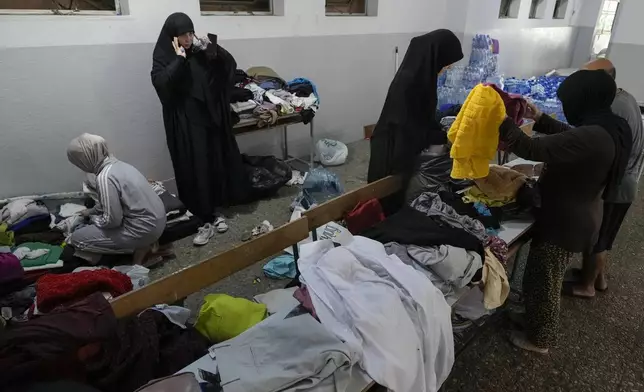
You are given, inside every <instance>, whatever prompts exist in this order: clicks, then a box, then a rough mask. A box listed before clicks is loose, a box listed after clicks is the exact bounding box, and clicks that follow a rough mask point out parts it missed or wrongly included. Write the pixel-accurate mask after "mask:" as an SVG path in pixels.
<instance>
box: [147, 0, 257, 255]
mask: <svg viewBox="0 0 644 392" xmlns="http://www.w3.org/2000/svg"><path fill="white" fill-rule="evenodd" d="M193 40H194V44H193ZM236 67H237V64H236V62H235V59H234V58H233V57H232V56H231V55H230V54H229V53H228V52H227V51H226V50H225V49H224V48H222V47H221V46H219V45H217V37H216V36H215V35H210V34H209V35H208V38H207V39H206V38H200V39H195V38H194V26H193V24H192V20H190V18H189V17H188V15H186V14H183V13H175V14H172V15H170V16H169V17H168V19H167V20H166V22H165V24H164V25H163V29H161V33H160V34H159V39H158V40H157V44H156V46H155V48H154V53H153V65H152V73H151V75H152V84H153V85H154V88H155V89H156V91H157V94H158V96H159V99H160V100H161V104H162V105H163V122H164V124H165V131H166V139H167V143H168V149H169V150H170V157H171V158H172V165H173V167H174V173H175V178H176V183H177V188H178V190H179V198H180V199H181V201H182V202H183V203H184V204H185V205H186V207H187V208H188V209H189V210H190V211H191V212H192V213H193V214H194V215H196V216H197V217H198V218H200V219H201V220H202V221H203V222H204V226H203V227H202V228H200V229H199V233H198V234H197V236H196V237H195V239H194V243H195V245H205V244H206V243H208V241H209V240H210V238H212V236H213V235H214V233H215V230H217V231H220V232H223V231H225V230H226V229H227V226H226V223H225V221H224V220H223V218H222V217H221V216H219V217H217V216H216V211H217V209H218V208H220V207H226V206H229V205H232V204H238V203H239V202H242V201H243V199H244V197H245V196H246V194H247V191H248V182H247V176H246V174H245V171H244V167H243V163H242V157H241V154H240V153H239V148H238V146H237V141H236V140H235V137H234V135H233V134H232V122H231V119H230V106H229V103H230V93H231V90H232V88H233V77H234V73H235V69H236Z"/></svg>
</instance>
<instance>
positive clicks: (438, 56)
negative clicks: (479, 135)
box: [368, 30, 463, 212]
mask: <svg viewBox="0 0 644 392" xmlns="http://www.w3.org/2000/svg"><path fill="white" fill-rule="evenodd" d="M462 58H463V51H462V49H461V42H460V41H459V39H458V37H456V35H454V33H452V32H451V31H449V30H436V31H432V32H431V33H428V34H425V35H422V36H420V37H415V38H413V39H412V40H411V42H410V44H409V48H408V49H407V53H406V54H405V58H404V59H403V62H402V64H401V65H400V68H399V69H398V72H397V73H396V76H395V77H394V80H393V81H392V82H391V85H390V86H389V92H388V93H387V99H386V100H385V105H384V107H383V108H382V113H381V114H380V118H379V119H378V123H377V125H376V128H375V129H374V131H373V135H372V137H371V157H370V160H369V174H368V180H369V182H374V181H377V180H379V179H381V178H384V177H387V176H389V175H392V174H401V175H402V176H403V180H404V181H403V183H404V184H403V191H401V192H399V194H397V195H394V196H393V197H392V198H390V199H389V200H387V201H386V204H388V205H385V208H386V209H387V210H390V212H393V210H395V209H397V208H398V207H400V205H401V204H402V201H403V195H404V188H406V185H407V182H408V180H409V177H410V176H411V174H412V172H413V170H414V164H415V163H416V158H417V157H418V155H419V154H420V152H421V151H423V150H424V149H426V148H428V147H429V146H432V145H442V144H446V143H447V134H446V133H445V131H443V130H442V129H441V125H440V123H438V121H436V105H437V103H438V93H437V87H438V86H437V83H438V75H439V74H440V72H441V71H442V70H443V69H444V68H445V67H447V66H449V65H451V64H453V63H456V62H457V61H460V60H461V59H462Z"/></svg>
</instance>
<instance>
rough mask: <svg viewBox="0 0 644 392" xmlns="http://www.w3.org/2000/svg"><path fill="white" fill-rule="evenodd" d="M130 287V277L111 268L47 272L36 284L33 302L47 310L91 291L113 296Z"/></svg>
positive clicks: (126, 290) (86, 294)
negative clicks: (56, 273) (107, 293)
mask: <svg viewBox="0 0 644 392" xmlns="http://www.w3.org/2000/svg"><path fill="white" fill-rule="evenodd" d="M131 290H132V281H131V280H130V278H129V277H128V276H127V275H125V274H123V273H121V272H118V271H114V270H111V269H100V270H94V271H81V272H74V273H71V274H61V275H52V274H49V275H45V276H43V277H42V278H40V279H39V280H38V282H37V283H36V301H37V303H38V310H39V311H41V312H48V311H50V310H51V309H53V308H55V307H56V306H58V305H62V304H65V303H67V302H69V301H72V300H77V299H82V298H85V297H87V296H88V295H90V294H92V293H95V292H109V293H110V294H112V296H114V297H117V296H119V295H121V294H125V293H127V292H128V291H131Z"/></svg>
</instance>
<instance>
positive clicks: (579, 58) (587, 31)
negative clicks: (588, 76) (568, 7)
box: [571, 0, 604, 68]
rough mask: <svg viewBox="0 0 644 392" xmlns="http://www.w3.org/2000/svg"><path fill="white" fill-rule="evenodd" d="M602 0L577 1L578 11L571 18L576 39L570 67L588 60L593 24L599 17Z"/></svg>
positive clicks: (592, 36)
mask: <svg viewBox="0 0 644 392" xmlns="http://www.w3.org/2000/svg"><path fill="white" fill-rule="evenodd" d="M603 2H604V1H603V0H583V2H580V1H578V4H579V6H578V7H579V11H578V12H576V13H575V15H574V16H573V18H572V25H573V26H575V27H577V39H576V40H575V50H574V52H573V56H572V62H571V66H572V67H575V68H577V67H580V66H581V65H583V64H585V63H586V62H588V61H589V60H590V56H591V47H592V44H593V38H594V35H595V26H596V25H597V19H598V18H599V12H600V10H601V7H602V4H603Z"/></svg>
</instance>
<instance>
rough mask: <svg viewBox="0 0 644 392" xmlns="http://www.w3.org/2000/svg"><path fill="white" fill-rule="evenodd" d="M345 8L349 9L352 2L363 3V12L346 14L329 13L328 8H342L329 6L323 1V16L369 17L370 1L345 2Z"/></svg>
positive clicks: (350, 0)
mask: <svg viewBox="0 0 644 392" xmlns="http://www.w3.org/2000/svg"><path fill="white" fill-rule="evenodd" d="M346 1H347V4H346V7H347V8H349V7H351V2H352V1H362V2H363V3H364V12H346V11H329V10H328V8H329V7H342V5H329V4H327V0H325V1H324V15H325V16H371V15H370V12H369V6H370V5H369V3H370V2H371V1H372V0H346Z"/></svg>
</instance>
